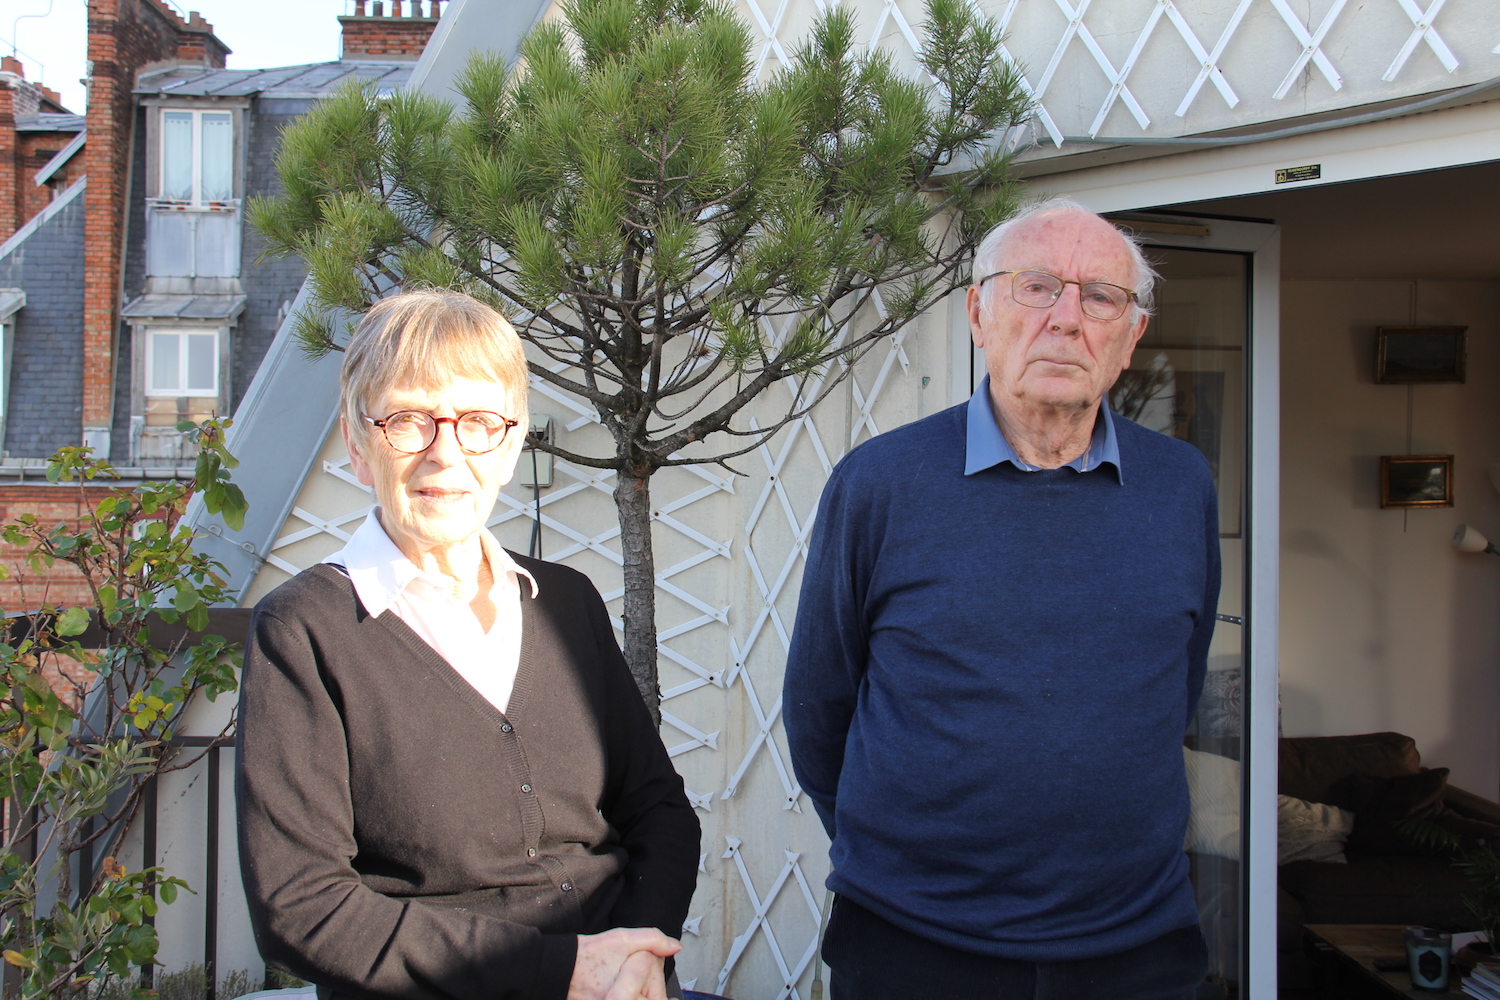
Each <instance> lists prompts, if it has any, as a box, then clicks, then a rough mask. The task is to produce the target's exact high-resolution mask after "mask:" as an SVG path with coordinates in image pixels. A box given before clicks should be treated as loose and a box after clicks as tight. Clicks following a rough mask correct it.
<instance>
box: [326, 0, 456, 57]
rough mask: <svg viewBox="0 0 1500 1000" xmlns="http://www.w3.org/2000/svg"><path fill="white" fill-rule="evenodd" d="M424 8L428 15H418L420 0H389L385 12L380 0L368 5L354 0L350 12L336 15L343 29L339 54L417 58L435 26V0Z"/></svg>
mask: <svg viewBox="0 0 1500 1000" xmlns="http://www.w3.org/2000/svg"><path fill="white" fill-rule="evenodd" d="M427 11H428V14H429V16H426V17H424V16H422V4H421V2H420V0H408V2H407V3H406V4H404V5H403V4H402V2H401V0H392V3H391V7H390V13H389V14H387V13H386V9H385V4H384V3H383V2H381V0H373V2H372V3H370V4H369V5H368V7H367V6H366V4H365V3H364V0H355V3H354V14H353V16H351V17H341V18H339V24H340V25H341V26H342V27H343V29H344V36H343V58H345V59H358V58H359V57H360V56H371V57H378V58H381V59H415V58H417V57H418V56H420V55H421V54H422V50H423V49H424V48H426V47H427V39H429V38H431V37H432V29H433V28H436V27H437V23H438V17H439V16H440V10H439V4H438V2H437V0H429V2H428V5H427Z"/></svg>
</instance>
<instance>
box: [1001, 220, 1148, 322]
mask: <svg viewBox="0 0 1500 1000" xmlns="http://www.w3.org/2000/svg"><path fill="white" fill-rule="evenodd" d="M1068 210H1076V211H1079V212H1088V213H1089V214H1090V215H1094V214H1096V213H1094V212H1093V211H1092V210H1090V209H1089V208H1088V207H1087V206H1084V205H1080V204H1079V203H1078V202H1076V201H1074V200H1073V199H1072V198H1062V197H1053V198H1045V199H1043V200H1041V201H1038V202H1035V203H1034V204H1032V205H1029V206H1028V207H1027V208H1025V209H1024V210H1023V211H1021V212H1019V213H1017V214H1016V215H1013V216H1011V217H1010V218H1009V219H1006V220H1005V221H1004V222H1002V223H1000V224H999V225H998V226H996V227H995V228H994V229H991V230H990V231H989V232H988V233H986V234H985V237H984V239H982V240H980V241H979V248H978V249H977V250H975V251H974V280H975V281H978V280H979V279H980V278H982V277H984V276H985V275H987V274H992V273H994V272H995V271H997V270H999V269H1000V261H1001V260H1002V259H1003V258H1004V256H1005V250H1006V249H1007V246H1008V244H1009V243H1010V241H1011V240H1012V239H1013V238H1014V237H1015V235H1016V233H1017V232H1019V231H1020V230H1021V229H1022V228H1023V227H1024V226H1025V225H1026V223H1028V222H1030V221H1031V220H1032V219H1034V218H1036V217H1037V216H1039V215H1045V214H1047V213H1048V212H1061V211H1068ZM1105 221H1106V222H1108V221H1109V220H1107V219H1106V220H1105ZM1111 225H1114V224H1113V223H1111ZM1114 229H1115V232H1117V233H1119V234H1120V239H1121V240H1123V241H1124V243H1125V249H1126V251H1127V252H1128V253H1129V254H1130V261H1131V264H1132V265H1133V266H1134V269H1135V276H1134V277H1135V281H1134V284H1133V285H1132V290H1133V291H1134V292H1135V302H1134V303H1133V304H1132V308H1133V309H1134V310H1135V312H1134V314H1133V315H1134V316H1135V317H1136V318H1139V317H1141V316H1150V315H1151V314H1152V312H1153V311H1154V309H1155V307H1156V282H1157V279H1158V278H1159V277H1160V275H1158V274H1157V273H1156V268H1154V267H1152V266H1151V262H1150V261H1149V260H1147V259H1146V255H1145V253H1144V252H1142V250H1141V247H1140V244H1138V243H1137V242H1136V241H1135V237H1133V236H1132V235H1131V234H1130V233H1128V232H1126V231H1125V230H1123V229H1121V228H1120V227H1119V226H1114Z"/></svg>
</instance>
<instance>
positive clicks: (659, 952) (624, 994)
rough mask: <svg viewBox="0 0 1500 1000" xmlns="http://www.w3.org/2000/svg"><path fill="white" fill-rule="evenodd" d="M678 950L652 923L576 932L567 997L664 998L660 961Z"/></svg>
mask: <svg viewBox="0 0 1500 1000" xmlns="http://www.w3.org/2000/svg"><path fill="white" fill-rule="evenodd" d="M681 950H682V945H681V944H679V943H678V942H676V941H674V940H672V939H671V938H669V937H667V936H666V935H665V934H663V933H662V932H661V931H659V930H657V929H656V928H654V927H616V928H615V929H614V930H610V931H605V932H604V933H603V934H580V935H579V936H578V957H577V958H576V959H574V961H573V978H572V980H570V981H569V983H568V1000H666V996H667V986H666V981H665V979H664V975H663V961H664V960H665V959H667V958H670V957H671V956H673V955H675V954H677V953H678V952H679V951H681Z"/></svg>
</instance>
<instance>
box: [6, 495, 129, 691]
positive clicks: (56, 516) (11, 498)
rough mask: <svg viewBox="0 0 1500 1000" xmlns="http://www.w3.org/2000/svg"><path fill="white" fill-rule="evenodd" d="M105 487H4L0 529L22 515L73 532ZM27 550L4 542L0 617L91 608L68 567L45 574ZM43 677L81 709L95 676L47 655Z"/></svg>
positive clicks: (82, 583) (83, 583) (83, 584)
mask: <svg viewBox="0 0 1500 1000" xmlns="http://www.w3.org/2000/svg"><path fill="white" fill-rule="evenodd" d="M106 493H108V488H107V487H85V488H84V489H83V490H82V491H80V490H79V488H78V487H77V486H52V485H45V486H27V485H23V484H17V483H10V484H0V524H9V523H11V522H12V521H16V520H18V519H19V518H20V516H21V515H22V514H35V515H36V516H37V518H38V519H39V520H41V521H43V522H45V523H47V524H49V525H52V524H68V525H70V526H71V527H73V528H74V529H75V530H76V529H77V528H78V527H79V526H80V525H81V524H82V523H83V522H84V518H85V514H86V511H87V510H88V509H89V507H88V505H90V504H95V503H98V502H99V500H101V499H102V498H103V497H104V496H105V495H106ZM25 552H26V549H25V548H22V547H18V546H11V545H5V544H4V543H3V542H0V565H3V566H4V567H5V568H6V569H7V570H8V571H9V572H10V577H9V579H6V580H3V581H0V611H4V612H6V613H8V614H14V613H16V612H20V611H35V610H37V609H38V608H40V607H42V606H43V605H50V606H52V607H56V608H68V607H77V606H81V607H92V606H93V603H94V601H93V595H92V593H91V591H90V589H89V586H88V582H87V580H85V579H84V576H83V574H82V573H81V572H79V571H78V570H77V569H76V568H74V567H73V566H72V565H71V564H69V563H54V564H53V565H52V567H51V568H50V569H47V570H44V571H43V572H41V573H36V572H33V571H32V569H31V567H30V566H29V565H27V564H26V561H25V558H24V556H25ZM41 669H42V676H43V677H45V678H46V679H47V683H48V684H50V685H51V686H52V690H54V691H56V692H57V694H58V696H59V697H61V698H62V699H63V700H64V701H66V702H68V703H69V704H71V705H73V707H75V708H77V707H79V706H80V705H82V703H83V696H84V695H85V694H86V693H87V692H88V689H89V687H90V686H91V685H92V684H93V681H94V678H95V677H96V676H97V675H96V674H95V672H94V671H92V670H90V669H88V668H87V667H85V666H84V665H83V664H80V663H78V662H76V661H74V660H71V659H69V658H67V657H64V656H57V655H55V654H53V655H48V654H43V658H42V662H41Z"/></svg>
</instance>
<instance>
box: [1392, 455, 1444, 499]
mask: <svg viewBox="0 0 1500 1000" xmlns="http://www.w3.org/2000/svg"><path fill="white" fill-rule="evenodd" d="M1380 506H1382V507H1397V508H1402V507H1405V508H1410V507H1452V506H1453V456H1452V455H1381V456H1380Z"/></svg>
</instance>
